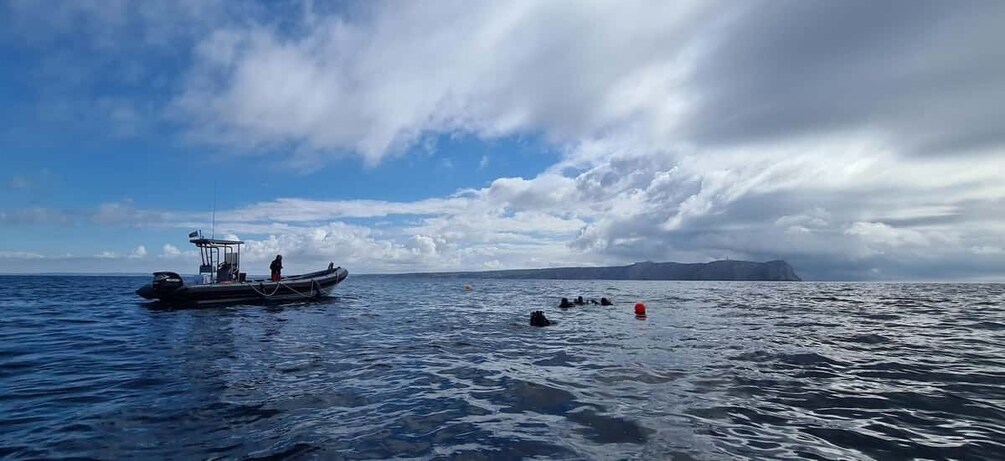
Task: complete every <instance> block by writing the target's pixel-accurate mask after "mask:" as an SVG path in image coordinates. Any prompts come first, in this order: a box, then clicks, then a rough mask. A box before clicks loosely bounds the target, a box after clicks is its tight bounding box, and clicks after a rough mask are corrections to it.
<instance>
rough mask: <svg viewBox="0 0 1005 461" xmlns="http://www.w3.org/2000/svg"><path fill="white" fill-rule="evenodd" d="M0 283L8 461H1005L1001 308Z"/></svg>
mask: <svg viewBox="0 0 1005 461" xmlns="http://www.w3.org/2000/svg"><path fill="white" fill-rule="evenodd" d="M0 282H2V286H4V287H5V290H6V291H3V292H0V309H3V315H2V316H0V337H2V338H4V341H2V342H0V389H2V390H3V392H0V457H10V458H56V457H82V458H142V459H148V458H220V457H223V458H234V457H241V458H246V459H287V458H308V459H310V458H325V459H327V458H342V459H374V458H389V457H408V458H419V459H429V458H466V459H487V458H491V459H518V458H526V457H539V458H574V459H580V458H604V459H608V458H617V459H623V458H646V459H722V458H749V459H765V458H772V459H786V458H791V459H796V458H799V459H805V458H811V459H834V458H841V459H870V458H876V459H890V458H898V459H899V458H960V459H1002V458H1005V443H1003V442H1002V441H1003V440H1005V385H1003V383H1005V352H1003V351H1005V315H1003V310H1002V307H1003V305H1005V286H1003V285H994V284H988V285H977V284H964V285H952V284H862V283H722V282H710V283H696V282H611V281H519V282H502V281H478V280H475V281H451V280H431V279H388V278H365V277H357V278H353V279H351V280H350V281H348V282H347V283H346V284H344V285H343V286H341V287H340V288H339V293H338V297H336V298H331V299H327V300H323V301H320V302H304V303H294V304H288V305H284V306H272V307H261V306H233V307H226V308H212V309H205V310H182V311H171V310H157V309H151V308H150V306H148V305H146V304H143V303H138V302H137V301H136V299H134V298H135V297H134V296H133V295H132V290H133V289H135V287H136V286H138V285H139V284H141V283H143V282H145V280H144V279H142V278H128V277H3V278H2V280H0ZM467 283H471V284H472V285H474V290H471V291H465V290H464V289H463V286H464V285H465V284H467ZM579 295H582V296H584V297H587V298H600V297H601V296H605V297H609V298H613V299H614V301H615V303H616V304H615V306H613V307H600V306H589V305H588V306H583V307H577V308H573V309H568V310H560V309H557V308H555V307H554V306H555V305H556V304H557V301H558V299H559V298H561V297H570V298H571V297H574V296H579ZM637 300H644V301H646V303H647V304H648V307H649V309H648V310H649V317H648V318H647V319H645V320H637V319H635V318H634V315H633V313H632V305H633V304H634V303H635V301H637ZM532 310H544V311H545V312H546V315H547V316H548V317H549V318H550V319H552V320H555V321H557V322H558V323H557V325H554V326H551V327H547V328H533V327H529V326H527V317H528V314H529V312H530V311H532Z"/></svg>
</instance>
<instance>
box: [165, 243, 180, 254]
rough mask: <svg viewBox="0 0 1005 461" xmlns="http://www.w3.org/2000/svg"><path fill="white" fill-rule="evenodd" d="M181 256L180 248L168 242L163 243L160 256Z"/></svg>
mask: <svg viewBox="0 0 1005 461" xmlns="http://www.w3.org/2000/svg"><path fill="white" fill-rule="evenodd" d="M178 256H181V250H179V249H178V247H176V246H174V245H171V244H170V243H165V244H164V248H163V250H161V257H163V258H177V257H178Z"/></svg>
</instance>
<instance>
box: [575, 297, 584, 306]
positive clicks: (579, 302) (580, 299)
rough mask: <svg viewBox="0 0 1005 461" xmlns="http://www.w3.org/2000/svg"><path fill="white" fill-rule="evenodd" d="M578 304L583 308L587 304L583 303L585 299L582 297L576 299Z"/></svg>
mask: <svg viewBox="0 0 1005 461" xmlns="http://www.w3.org/2000/svg"><path fill="white" fill-rule="evenodd" d="M576 304H577V305H580V306H582V305H583V304H586V302H585V301H583V297H582V296H580V297H578V298H576Z"/></svg>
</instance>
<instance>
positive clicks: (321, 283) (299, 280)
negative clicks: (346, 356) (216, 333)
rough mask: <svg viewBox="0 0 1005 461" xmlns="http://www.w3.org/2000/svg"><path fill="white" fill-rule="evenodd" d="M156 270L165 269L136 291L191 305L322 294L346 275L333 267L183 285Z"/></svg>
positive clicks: (286, 298) (299, 297)
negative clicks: (274, 277)
mask: <svg viewBox="0 0 1005 461" xmlns="http://www.w3.org/2000/svg"><path fill="white" fill-rule="evenodd" d="M160 274H165V273H157V274H154V277H155V280H154V282H152V283H149V284H147V285H145V286H143V287H141V288H140V289H138V290H136V294H138V295H140V296H141V297H143V298H146V299H155V300H158V301H160V302H162V303H166V304H171V305H194V306H204V305H217V304H231V303H271V302H285V301H295V300H303V299H314V298H322V297H325V296H328V295H330V294H331V292H332V291H333V290H334V289H335V286H337V285H338V284H339V283H341V282H342V281H343V280H345V278H346V277H348V276H349V272H348V271H347V270H345V269H343V268H341V267H335V268H331V269H327V270H323V271H318V272H312V273H309V274H303V275H295V276H291V277H284V278H282V279H281V280H279V281H278V282H274V281H271V280H248V281H244V282H231V283H214V284H206V285H185V284H184V283H174V284H170V283H158V280H157V277H158V276H159V275H160ZM167 274H171V273H167ZM171 275H173V276H174V277H177V280H180V277H178V276H177V275H176V274H171ZM161 277H164V276H161Z"/></svg>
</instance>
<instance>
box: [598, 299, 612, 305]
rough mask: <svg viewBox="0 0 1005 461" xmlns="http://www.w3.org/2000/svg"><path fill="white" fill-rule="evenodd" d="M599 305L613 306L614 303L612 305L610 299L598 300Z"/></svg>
mask: <svg viewBox="0 0 1005 461" xmlns="http://www.w3.org/2000/svg"><path fill="white" fill-rule="evenodd" d="M600 305H601V306H613V305H614V303H612V302H611V300H610V299H607V298H600Z"/></svg>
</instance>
